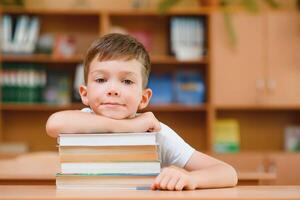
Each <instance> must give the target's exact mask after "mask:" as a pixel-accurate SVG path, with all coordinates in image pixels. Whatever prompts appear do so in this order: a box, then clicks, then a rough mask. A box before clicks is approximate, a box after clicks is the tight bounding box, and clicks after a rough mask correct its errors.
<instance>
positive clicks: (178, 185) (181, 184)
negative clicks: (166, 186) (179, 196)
mask: <svg viewBox="0 0 300 200" xmlns="http://www.w3.org/2000/svg"><path fill="white" fill-rule="evenodd" d="M184 186H185V181H184V179H182V178H180V179H179V180H178V182H177V183H176V185H175V190H177V191H179V190H183V188H184Z"/></svg>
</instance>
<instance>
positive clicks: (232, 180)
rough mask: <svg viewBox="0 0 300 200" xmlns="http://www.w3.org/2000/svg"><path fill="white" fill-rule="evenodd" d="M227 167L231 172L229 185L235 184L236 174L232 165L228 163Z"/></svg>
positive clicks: (236, 181) (236, 180)
mask: <svg viewBox="0 0 300 200" xmlns="http://www.w3.org/2000/svg"><path fill="white" fill-rule="evenodd" d="M228 168H229V171H230V174H231V186H236V185H237V183H238V174H237V172H236V170H235V169H234V167H232V166H231V165H228Z"/></svg>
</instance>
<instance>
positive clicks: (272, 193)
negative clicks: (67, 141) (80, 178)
mask: <svg viewBox="0 0 300 200" xmlns="http://www.w3.org/2000/svg"><path fill="white" fill-rule="evenodd" d="M0 194H1V195H0V200H4V199H6V200H8V199H14V200H18V199H40V200H49V199H60V200H69V199H70V200H71V199H72V200H73V199H75V200H79V199H80V200H81V199H82V200H83V199H87V200H89V199H110V200H115V199H122V200H126V199H135V200H137V199H143V200H145V199H158V200H159V199H172V200H181V199H182V200H188V199H206V200H221V199H222V200H225V199H226V200H229V199H230V200H257V199H260V200H262V199H264V200H273V199H274V200H275V199H276V200H279V199H280V200H292V199H293V200H295V199H300V186H238V187H234V188H222V189H205V190H204V189H203V190H195V191H181V192H173V191H148V190H147V191H141V190H140V191H136V190H135V191H133V190H132V191H127V190H110V191H104V190H81V191H80V190H56V188H55V186H18V185H10V186H0Z"/></svg>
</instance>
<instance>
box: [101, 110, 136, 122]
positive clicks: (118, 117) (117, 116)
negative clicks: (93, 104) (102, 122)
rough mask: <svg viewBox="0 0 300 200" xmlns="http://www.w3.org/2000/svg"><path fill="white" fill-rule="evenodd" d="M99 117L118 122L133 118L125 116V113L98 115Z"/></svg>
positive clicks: (128, 115)
mask: <svg viewBox="0 0 300 200" xmlns="http://www.w3.org/2000/svg"><path fill="white" fill-rule="evenodd" d="M99 114H100V115H102V116H104V117H108V118H111V119H116V120H120V119H128V118H132V117H133V116H135V114H131V115H130V114H125V113H114V112H112V113H99Z"/></svg>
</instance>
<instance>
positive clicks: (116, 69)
mask: <svg viewBox="0 0 300 200" xmlns="http://www.w3.org/2000/svg"><path fill="white" fill-rule="evenodd" d="M142 67H143V66H142V64H141V63H140V62H139V61H137V60H136V59H133V60H129V61H123V60H109V61H98V60H97V58H94V59H93V61H92V62H91V64H90V68H89V73H88V78H87V85H86V86H81V87H80V94H81V98H82V101H83V103H84V104H85V105H87V106H90V108H91V109H92V110H93V111H94V112H95V113H96V114H99V115H103V116H106V117H109V118H113V119H125V118H131V117H134V116H135V114H136V112H137V110H138V109H143V108H145V107H146V106H147V105H148V103H149V100H150V98H151V95H152V91H151V90H150V89H148V88H147V89H143V87H142V83H143V79H142Z"/></svg>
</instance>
